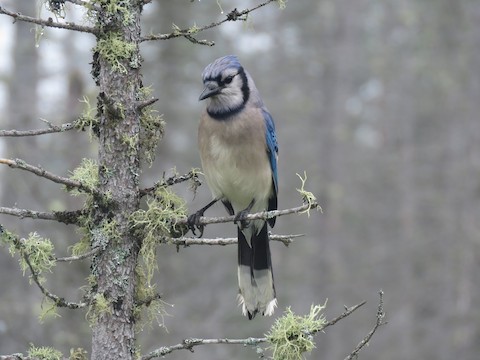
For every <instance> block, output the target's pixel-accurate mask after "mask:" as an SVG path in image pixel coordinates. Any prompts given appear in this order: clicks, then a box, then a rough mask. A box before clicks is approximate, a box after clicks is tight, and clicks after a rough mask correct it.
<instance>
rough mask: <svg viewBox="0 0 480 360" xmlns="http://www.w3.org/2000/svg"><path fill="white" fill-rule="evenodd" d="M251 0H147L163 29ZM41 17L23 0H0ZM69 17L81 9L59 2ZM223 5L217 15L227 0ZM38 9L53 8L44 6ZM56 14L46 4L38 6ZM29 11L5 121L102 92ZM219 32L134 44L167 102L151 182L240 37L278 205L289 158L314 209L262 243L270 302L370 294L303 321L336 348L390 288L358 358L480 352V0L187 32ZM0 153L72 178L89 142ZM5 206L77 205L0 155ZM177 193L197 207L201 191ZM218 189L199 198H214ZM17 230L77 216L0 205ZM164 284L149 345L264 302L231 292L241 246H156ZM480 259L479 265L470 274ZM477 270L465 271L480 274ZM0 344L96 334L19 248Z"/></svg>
mask: <svg viewBox="0 0 480 360" xmlns="http://www.w3.org/2000/svg"><path fill="white" fill-rule="evenodd" d="M256 3H258V2H256V1H241V2H240V1H227V0H225V1H207V0H205V1H201V2H199V1H194V2H191V1H189V0H182V1H157V0H153V2H152V4H150V5H148V6H146V8H145V12H144V15H145V16H144V24H143V25H144V27H143V29H144V34H149V33H159V32H169V31H170V30H171V25H172V23H175V24H176V25H178V26H180V27H182V28H184V27H190V26H192V25H193V24H194V23H195V24H197V25H203V24H209V23H210V22H212V21H214V20H219V19H222V16H224V15H225V13H228V12H229V11H231V10H232V9H233V8H234V7H237V8H238V9H239V10H240V9H243V8H244V7H249V6H252V5H254V4H256ZM0 4H1V5H2V6H5V7H8V8H9V9H11V10H15V11H20V12H22V13H25V14H29V15H35V14H36V13H37V11H38V6H37V5H36V2H35V1H27V0H22V1H18V0H17V1H13V0H1V1H0ZM68 9H69V17H68V19H69V20H72V21H77V22H82V21H83V20H84V15H83V14H82V12H80V11H78V10H77V9H73V8H71V7H68ZM222 9H223V11H224V14H223V15H222V13H221V11H222ZM45 15H46V16H48V15H47V14H45ZM50 16H51V15H50ZM32 29H33V26H32V25H30V24H23V23H16V24H12V21H11V19H9V18H7V17H5V16H1V17H0V54H1V56H0V128H2V129H32V128H39V127H42V126H44V124H43V123H42V122H41V121H40V118H44V119H47V120H49V121H51V122H52V123H55V124H61V123H65V122H70V121H73V120H74V119H75V118H76V117H77V116H78V115H79V114H80V113H81V112H82V111H83V109H84V104H82V103H81V102H80V101H79V99H82V98H83V96H84V95H85V96H88V97H89V98H90V99H91V101H92V102H94V101H95V96H96V89H95V87H94V84H93V81H92V80H91V78H90V75H89V72H90V68H89V62H90V61H91V48H92V46H93V45H94V39H93V37H91V36H88V35H83V34H74V33H70V32H67V31H60V30H59V31H54V30H46V31H45V34H44V36H43V37H42V39H41V40H40V41H39V42H38V45H39V46H38V47H36V46H35V36H34V35H35V32H34V31H32ZM198 38H199V39H204V38H205V39H209V40H214V41H215V42H216V46H214V47H213V48H210V47H203V46H199V45H193V44H191V43H190V42H188V41H187V40H185V39H174V40H170V41H162V42H160V41H158V42H152V43H143V44H142V54H143V56H144V59H145V62H144V68H143V74H144V83H145V85H151V86H152V88H153V91H154V96H156V97H158V98H159V99H160V100H159V101H158V102H157V103H156V104H155V105H154V106H155V108H156V109H157V110H158V111H159V112H160V113H162V114H164V116H165V120H166V121H167V132H166V136H165V138H164V140H163V141H162V143H161V144H160V146H159V148H158V154H157V159H156V161H155V163H154V165H153V166H152V167H151V168H146V170H145V172H144V176H143V185H144V186H150V185H151V184H152V183H153V182H154V181H155V180H158V179H159V178H160V177H161V176H162V174H163V173H164V172H166V173H167V174H171V170H170V169H171V168H173V167H176V169H177V171H178V172H179V173H186V172H188V171H189V170H190V169H191V168H192V167H199V166H200V161H199V156H198V153H197V150H196V128H197V122H198V118H199V114H200V112H201V111H202V109H203V106H204V104H202V103H198V101H197V99H198V95H199V94H200V92H201V90H202V84H201V76H200V75H201V72H202V70H203V68H204V67H205V66H206V65H207V64H208V63H209V62H211V61H212V60H213V59H215V58H217V57H219V56H222V55H225V54H230V53H233V54H237V55H239V57H240V59H241V62H242V64H243V65H244V66H245V68H246V69H248V70H249V72H250V73H251V74H252V76H253V78H254V79H255V82H256V85H257V87H258V88H259V90H260V92H261V94H262V97H263V99H264V100H265V102H266V104H267V106H268V108H269V110H270V112H271V113H272V115H273V117H274V119H275V121H276V126H277V134H278V140H279V145H280V165H279V166H280V174H279V178H280V197H279V201H280V208H289V207H294V206H298V205H300V203H301V198H300V196H299V195H298V193H297V192H296V190H295V189H296V188H298V187H300V181H299V179H298V178H297V176H296V173H303V171H307V174H308V182H307V189H308V190H310V191H312V192H313V193H315V194H316V196H317V198H318V199H319V202H320V203H321V205H322V207H323V210H324V212H323V214H320V213H317V212H314V213H312V214H311V216H310V218H307V216H299V215H293V216H288V217H287V216H285V217H281V218H280V219H278V221H277V226H276V227H275V229H274V232H275V233H279V234H285V233H303V234H305V237H303V238H301V239H299V240H297V241H295V243H294V244H292V245H291V246H290V247H289V248H286V247H285V246H283V245H282V244H280V243H276V242H275V243H273V244H272V248H273V249H272V251H273V266H274V272H275V280H276V285H277V292H278V300H279V309H278V310H277V313H276V316H277V315H280V314H281V313H282V311H283V310H284V309H285V308H286V307H287V306H291V307H292V309H293V311H295V312H296V313H299V314H303V313H306V312H307V311H308V310H309V308H310V305H311V304H312V303H324V302H325V300H326V299H328V304H327V310H326V314H327V317H328V318H331V317H334V316H336V315H338V314H340V313H341V312H342V311H343V306H344V305H347V306H351V305H354V304H356V303H359V302H361V301H363V300H367V301H368V303H367V305H366V306H364V307H363V308H361V309H359V310H358V311H357V312H356V313H354V314H353V315H352V316H350V317H349V318H347V319H344V320H343V321H341V322H340V323H338V324H337V325H336V326H335V327H333V328H329V329H328V331H327V332H326V333H325V334H318V335H317V336H316V340H317V349H316V350H315V351H314V352H313V353H312V354H311V355H309V356H308V357H307V358H309V359H329V360H333V359H343V358H344V357H345V356H346V355H348V354H349V353H350V351H351V350H352V349H353V348H354V347H355V346H356V344H357V343H358V342H359V341H360V340H361V339H362V338H363V337H364V336H365V335H366V334H367V333H368V331H369V330H370V328H371V327H372V326H373V324H374V322H375V313H376V305H377V300H378V291H379V290H380V289H383V290H384V291H385V310H386V312H387V320H388V325H386V326H384V327H382V328H380V329H379V331H378V333H377V334H376V335H375V336H374V338H373V340H372V341H371V344H370V346H369V347H367V348H366V349H365V350H364V351H363V352H362V353H361V354H360V359H370V360H375V359H382V360H385V359H389V360H405V359H423V360H429V359H432V360H433V359H435V360H451V359H462V360H469V359H471V360H476V359H478V354H479V352H480V311H479V310H478V309H479V306H480V278H479V275H478V272H479V270H480V269H479V267H480V205H479V201H480V121H479V113H480V2H479V1H478V0H403V1H396V0H350V1H348V0H317V1H290V2H288V3H287V8H286V9H285V10H279V9H278V7H277V6H276V5H275V4H272V5H271V6H268V7H265V8H263V9H261V10H259V11H257V12H255V13H253V14H252V15H250V16H249V18H248V21H247V22H244V23H228V24H226V25H224V26H222V27H220V28H216V29H213V30H210V31H207V32H204V33H201V34H200V35H198ZM0 140H1V142H0V156H1V157H7V158H21V159H24V160H25V161H27V162H28V163H31V164H33V165H41V166H43V167H44V168H45V169H47V170H50V171H53V172H55V173H57V174H59V175H62V176H68V175H69V173H70V171H72V170H73V169H74V168H75V167H77V166H78V165H79V164H80V162H81V159H82V158H84V157H90V158H95V156H96V144H95V142H90V141H89V137H88V132H77V131H70V132H68V133H65V134H55V135H44V136H41V137H37V138H22V139H19V138H2V139H0ZM0 177H1V183H0V185H1V186H0V198H1V201H0V206H6V207H14V206H17V207H20V208H28V209H33V210H42V211H49V210H63V209H76V208H78V207H80V206H81V204H82V202H81V199H78V198H71V197H69V196H67V195H65V194H64V193H63V192H62V190H61V188H60V186H57V185H55V184H52V183H50V182H49V181H47V180H45V179H42V178H37V177H35V176H33V175H32V174H29V173H25V172H22V171H21V170H12V169H9V168H7V167H3V168H0ZM175 190H176V191H177V192H178V193H180V194H182V195H183V196H184V197H185V199H186V201H187V203H188V206H189V209H190V211H191V212H193V211H196V210H197V209H198V208H200V207H201V206H203V205H204V204H205V202H206V201H208V200H209V199H210V192H209V190H208V189H207V187H206V185H204V186H201V187H200V188H199V191H198V194H197V196H196V197H195V198H194V196H193V194H192V193H191V192H190V191H189V190H188V188H187V186H186V185H185V186H184V185H179V186H176V187H175ZM223 214H225V211H224V210H223V209H222V208H221V206H217V207H215V209H214V210H213V211H211V212H209V213H208V215H211V216H213V215H223ZM0 223H1V224H3V225H4V226H5V227H6V228H7V229H9V230H12V231H16V232H17V233H18V234H19V235H20V236H22V237H24V236H27V235H28V233H29V232H33V231H37V232H38V233H39V234H40V235H42V236H45V237H50V238H51V239H52V241H53V242H54V243H55V244H56V245H57V250H56V254H57V255H58V256H63V255H66V254H68V248H69V247H70V246H71V245H72V244H74V243H75V242H76V241H77V240H78V238H79V235H78V234H77V233H76V232H75V229H74V228H73V227H67V226H65V225H58V224H55V223H50V222H46V221H41V220H38V221H32V220H23V221H18V220H17V219H16V218H13V217H8V216H6V215H0ZM235 234H236V230H235V227H234V226H233V225H232V224H227V225H222V226H215V225H211V226H208V227H207V229H206V231H205V236H206V237H215V236H234V235H235ZM158 265H159V274H158V276H157V277H156V283H157V288H158V291H159V292H160V293H162V294H163V296H164V299H165V301H167V302H168V303H170V304H174V307H172V308H168V312H169V314H170V315H171V316H167V317H165V325H166V327H167V328H168V332H166V331H165V329H164V328H162V327H159V326H156V325H154V326H152V327H147V328H145V330H144V331H143V332H141V333H140V334H139V335H138V339H139V343H140V345H141V349H142V351H143V352H147V351H150V350H152V349H154V348H157V347H160V346H162V345H173V344H176V343H178V342H181V340H182V339H183V338H186V337H199V338H207V337H215V338H218V337H231V338H244V337H249V336H262V335H263V333H264V332H265V331H267V329H268V328H269V327H270V326H271V325H272V323H273V322H274V319H275V318H263V317H258V318H256V319H254V320H253V321H248V320H246V319H245V318H243V317H242V316H241V311H240V309H239V308H238V307H237V306H236V292H237V285H236V248H235V247H234V246H229V247H202V246H192V247H190V248H185V249H184V248H181V249H180V251H179V252H178V253H177V251H176V249H175V248H174V247H173V246H167V245H165V246H161V247H159V248H158ZM88 273H89V264H88V261H87V262H85V263H81V264H80V263H74V264H64V263H62V264H59V265H58V266H57V267H56V268H55V269H54V272H53V273H52V274H50V275H49V276H48V280H49V281H48V283H47V287H48V288H49V289H51V290H52V291H54V292H55V293H57V294H59V295H60V296H65V297H66V298H67V299H71V300H77V299H79V298H80V297H81V294H82V293H81V291H80V290H79V287H81V286H82V285H84V284H85V278H86V277H87V276H88ZM475 273H477V275H475ZM475 278H476V280H475ZM0 282H1V289H0V354H6V353H12V352H18V351H25V349H26V348H27V347H28V344H29V343H30V342H32V343H34V344H36V345H52V346H55V347H56V348H58V349H60V350H62V351H63V352H64V353H65V354H68V353H69V349H70V348H72V347H79V346H81V347H84V348H86V349H87V350H89V348H90V329H89V328H88V325H87V324H86V321H85V313H84V312H83V311H81V310H79V311H71V310H68V311H66V310H60V315H61V317H60V318H57V319H49V320H46V321H45V323H44V324H42V325H41V324H39V322H38V320H37V316H38V314H39V312H40V307H41V306H42V302H41V300H42V296H41V293H40V291H39V290H38V288H36V287H35V286H29V285H28V278H27V277H23V276H22V273H21V271H20V270H19V266H18V259H17V258H12V257H11V256H10V255H9V254H8V249H5V248H2V249H0ZM256 357H257V355H256V353H255V350H253V349H249V348H244V347H243V346H233V345H211V346H203V347H198V348H196V349H195V353H194V354H190V353H187V352H185V351H183V352H176V353H173V354H171V355H168V358H170V359H228V358H235V359H254V358H256Z"/></svg>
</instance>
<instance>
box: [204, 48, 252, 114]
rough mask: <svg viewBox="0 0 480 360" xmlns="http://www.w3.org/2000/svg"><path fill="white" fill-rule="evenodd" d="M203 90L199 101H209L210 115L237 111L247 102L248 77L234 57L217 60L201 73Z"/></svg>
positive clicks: (229, 56) (248, 91)
mask: <svg viewBox="0 0 480 360" xmlns="http://www.w3.org/2000/svg"><path fill="white" fill-rule="evenodd" d="M202 78H203V85H204V89H203V91H202V93H201V94H200V97H199V100H204V99H209V100H210V101H209V104H208V106H207V110H208V112H209V113H210V114H211V115H214V114H228V113H231V112H232V111H237V110H238V109H240V108H241V107H243V106H244V105H245V103H246V102H247V101H248V98H249V95H250V90H249V84H248V76H247V74H246V72H245V70H244V69H243V67H242V65H241V64H240V62H239V61H238V58H237V57H236V56H235V55H227V56H224V57H221V58H218V59H217V60H215V61H214V62H212V63H211V64H209V65H207V67H206V68H205V70H203V73H202Z"/></svg>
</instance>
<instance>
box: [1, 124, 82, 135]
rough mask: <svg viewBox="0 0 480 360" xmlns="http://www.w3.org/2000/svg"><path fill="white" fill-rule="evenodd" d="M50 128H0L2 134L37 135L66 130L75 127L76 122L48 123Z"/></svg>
mask: <svg viewBox="0 0 480 360" xmlns="http://www.w3.org/2000/svg"><path fill="white" fill-rule="evenodd" d="M48 126H49V127H48V128H46V129H34V130H0V136H17V137H20V136H36V135H44V134H52V133H58V132H65V131H68V130H72V129H74V128H75V124H74V123H67V124H63V125H59V126H58V125H52V124H51V123H48Z"/></svg>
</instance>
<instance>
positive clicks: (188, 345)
mask: <svg viewBox="0 0 480 360" xmlns="http://www.w3.org/2000/svg"><path fill="white" fill-rule="evenodd" d="M364 304H365V302H363V303H360V304H358V305H355V306H352V307H351V308H348V309H346V310H345V311H344V312H343V313H342V314H341V315H339V316H337V317H336V318H334V319H332V320H330V321H328V322H327V323H326V324H325V325H324V326H323V327H322V328H320V329H318V330H317V331H316V332H320V331H323V330H325V328H327V327H329V326H332V325H335V324H336V323H337V322H338V321H340V320H342V319H343V318H345V317H347V316H349V315H350V314H351V313H353V312H354V311H355V310H357V309H358V308H359V307H361V306H363V305H364ZM265 342H267V338H266V337H259V338H254V337H250V338H246V339H227V338H223V339H196V338H190V339H185V340H183V341H182V342H181V343H180V344H176V345H172V346H162V347H160V348H158V349H156V350H154V351H152V352H150V353H148V354H147V355H144V356H142V360H151V359H154V358H159V357H162V356H165V355H167V354H170V353H171V352H173V351H176V350H189V351H193V347H194V346H198V345H211V344H240V345H249V346H255V345H258V344H261V343H265Z"/></svg>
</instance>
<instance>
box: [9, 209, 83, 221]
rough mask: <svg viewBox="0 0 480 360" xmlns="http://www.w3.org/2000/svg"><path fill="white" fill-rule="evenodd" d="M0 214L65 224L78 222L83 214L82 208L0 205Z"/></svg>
mask: <svg viewBox="0 0 480 360" xmlns="http://www.w3.org/2000/svg"><path fill="white" fill-rule="evenodd" d="M0 214H6V215H12V216H17V217H19V218H22V219H23V218H31V219H39V220H54V221H58V222H61V223H64V224H66V225H70V224H77V223H78V217H79V216H81V215H83V214H84V210H74V211H53V212H45V211H35V210H29V209H18V208H8V207H0Z"/></svg>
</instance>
